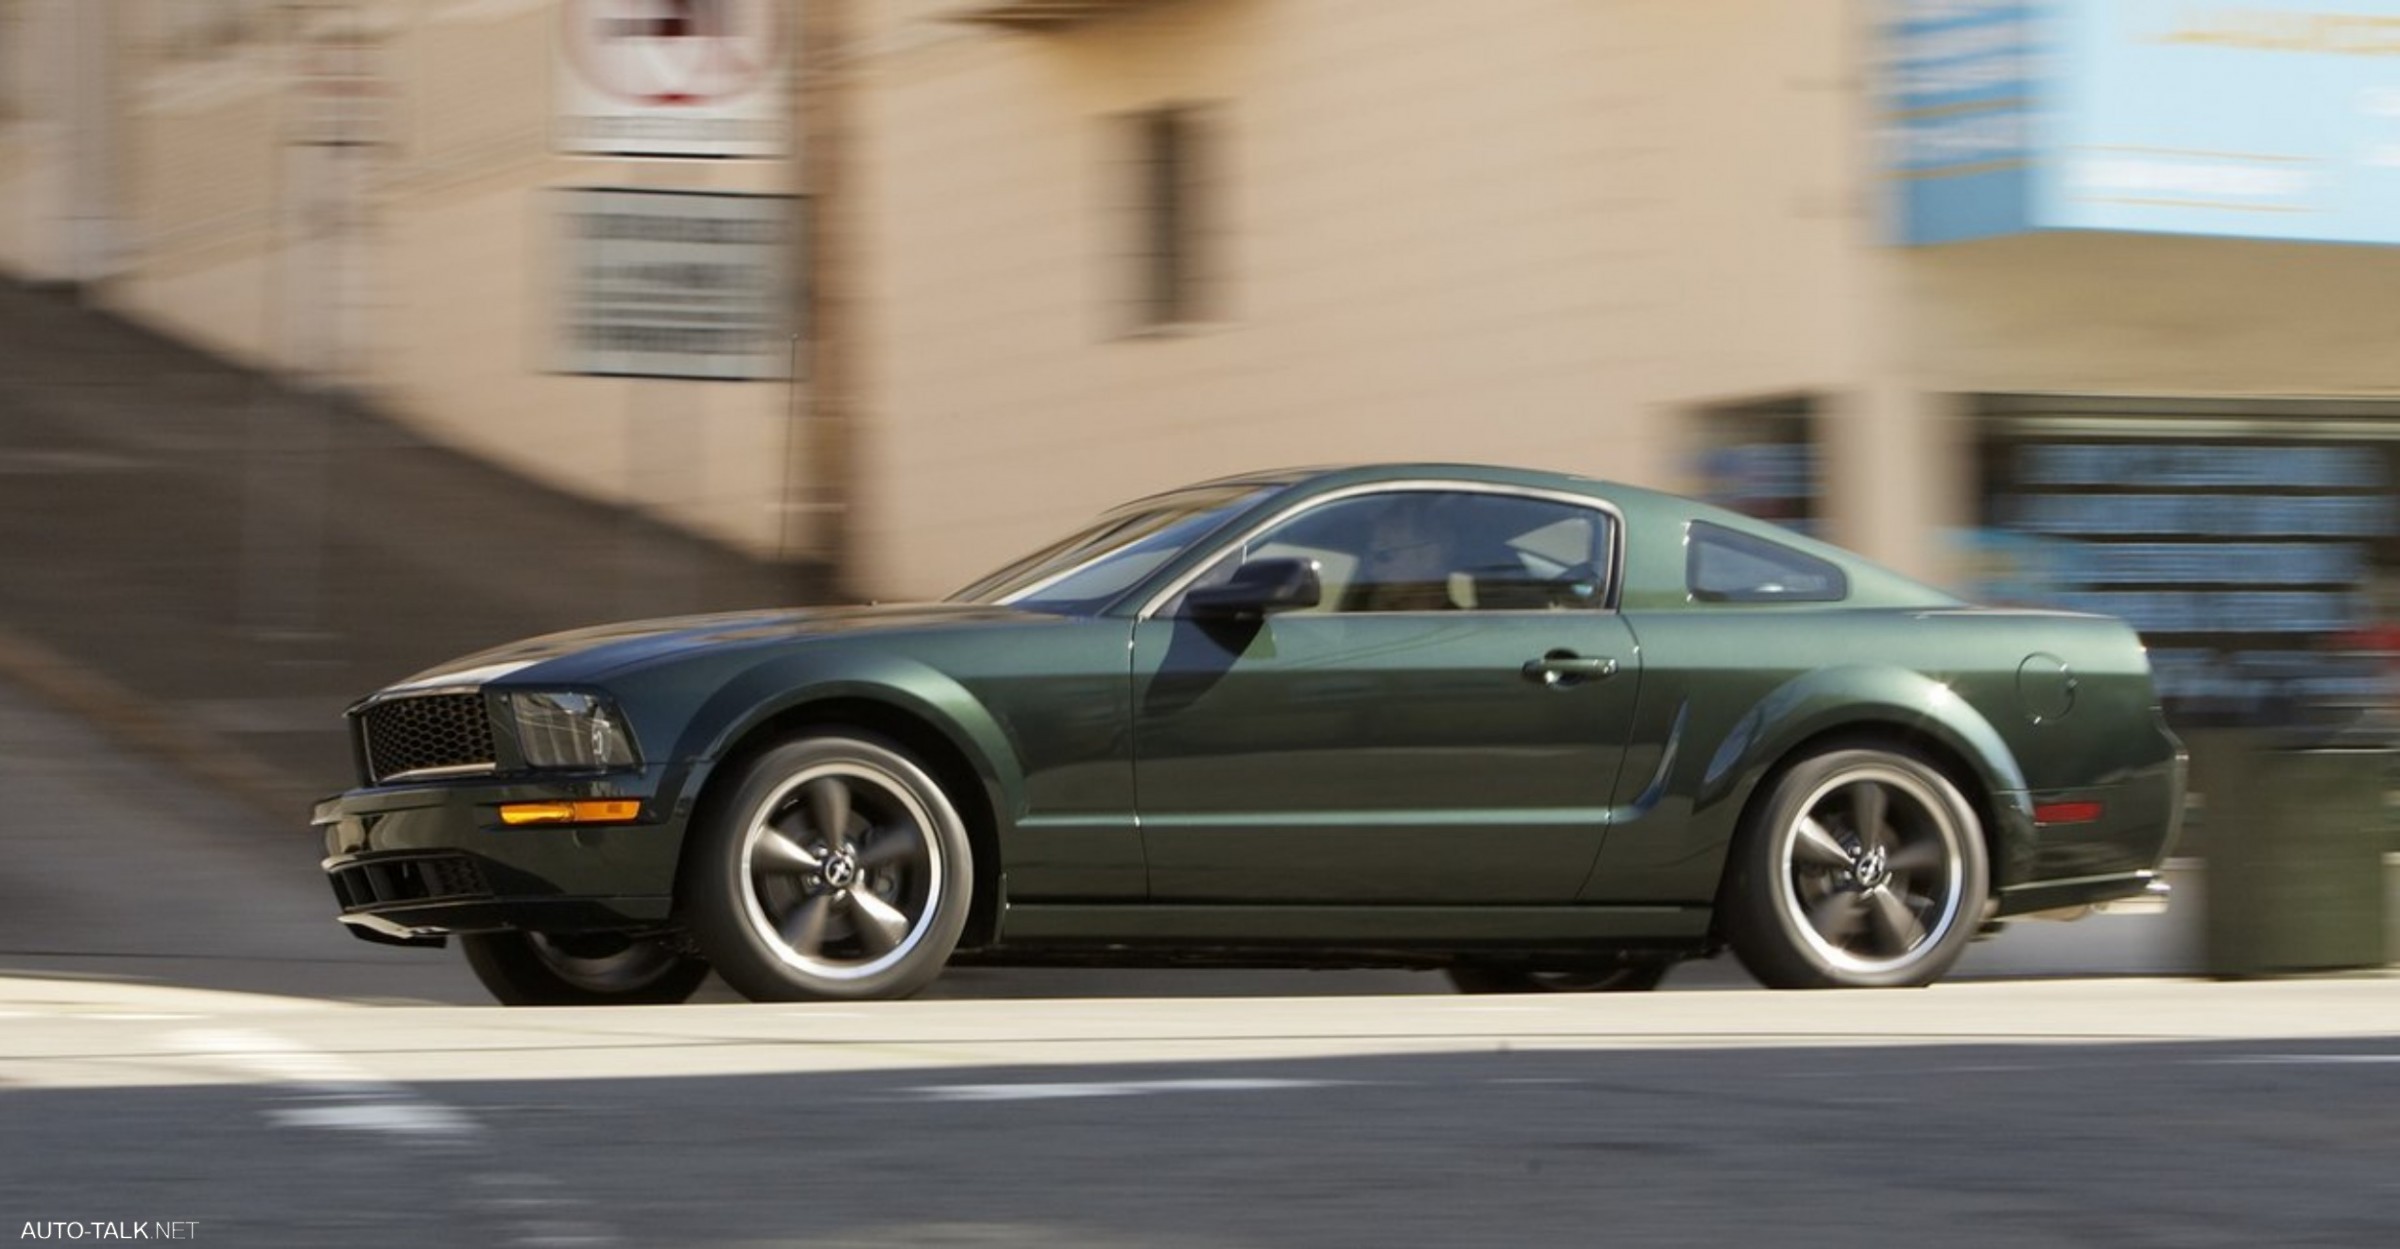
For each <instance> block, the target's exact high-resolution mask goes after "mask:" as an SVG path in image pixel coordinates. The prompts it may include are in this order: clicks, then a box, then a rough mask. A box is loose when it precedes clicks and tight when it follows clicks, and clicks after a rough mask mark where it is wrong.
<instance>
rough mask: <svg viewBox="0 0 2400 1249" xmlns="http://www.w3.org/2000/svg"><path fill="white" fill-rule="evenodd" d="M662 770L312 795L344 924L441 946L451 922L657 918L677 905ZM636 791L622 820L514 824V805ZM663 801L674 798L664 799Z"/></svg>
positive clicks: (548, 925) (672, 819)
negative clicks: (631, 811) (510, 817)
mask: <svg viewBox="0 0 2400 1249" xmlns="http://www.w3.org/2000/svg"><path fill="white" fill-rule="evenodd" d="M666 772H667V769H665V768H663V767H652V768H645V769H642V770H640V771H634V772H625V773H620V774H612V775H609V776H606V777H598V778H573V779H540V780H519V781H510V782H494V781H489V780H478V781H475V782H468V783H460V782H433V783H427V784H421V785H405V786H383V787H376V788H370V789H354V790H351V791H350V792H348V793H345V794H342V795H341V796H339V797H336V798H331V799H327V800H326V801H324V802H321V803H319V804H317V808H316V812H315V815H314V816H313V817H312V820H311V823H312V824H313V825H314V826H315V827H316V829H317V830H318V832H319V833H320V834H322V836H323V837H324V846H325V859H324V862H323V867H324V870H325V873H326V879H327V881H328V883H330V884H331V885H332V887H333V893H334V898H335V901H336V903H337V904H338V905H339V906H340V908H341V910H340V918H341V921H342V923H344V924H346V925H348V926H349V927H350V929H351V931H352V932H353V933H354V934H356V935H358V936H360V937H362V938H365V939H367V940H371V941H381V942H387V943H388V942H398V943H400V944H404V945H431V944H439V943H440V941H441V939H442V938H443V937H445V936H447V935H448V934H450V933H459V932H488V931H495V930H501V929H524V930H528V931H540V932H576V931H590V930H597V929H624V928H644V927H656V926H659V925H662V924H664V923H666V922H667V921H668V919H669V917H670V915H671V914H672V911H673V894H674V885H675V863H676V859H677V856H678V853H679V851H680V850H681V848H682V842H683V819H682V817H681V814H680V813H679V812H676V811H673V810H665V811H662V810H660V809H658V808H659V807H660V805H662V804H660V803H659V801H658V799H657V795H659V794H661V793H662V792H663V793H673V792H675V788H674V787H672V786H669V785H667V784H665V782H666V780H667V777H666ZM578 798H585V799H588V798H616V799H626V798H630V799H635V800H638V801H640V802H641V803H642V812H641V816H640V818H639V819H638V820H636V821H634V822H632V823H626V824H591V825H534V826H527V827H509V826H507V825H504V824H502V823H501V822H500V818H499V807H500V806H501V804H503V803H510V802H555V801H564V800H571V799H578ZM668 805H671V804H668Z"/></svg>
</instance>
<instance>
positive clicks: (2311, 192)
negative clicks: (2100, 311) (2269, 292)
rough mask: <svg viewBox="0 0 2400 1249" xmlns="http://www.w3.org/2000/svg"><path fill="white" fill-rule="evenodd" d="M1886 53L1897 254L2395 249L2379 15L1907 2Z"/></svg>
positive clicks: (2365, 8) (2222, 3) (2398, 56)
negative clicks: (2318, 245) (2068, 237)
mask: <svg viewBox="0 0 2400 1249" xmlns="http://www.w3.org/2000/svg"><path fill="white" fill-rule="evenodd" d="M1887 37H1888V41H1889V51H1890V55H1889V57H1888V62H1887V63H1888V67H1889V68H1888V73H1887V83H1886V90H1885V97H1886V104H1887V107H1888V110H1889V111H1888V117H1889V122H1890V124H1889V126H1888V129H1887V136H1886V144H1887V147H1886V161H1885V164H1886V168H1887V170H1888V171H1889V173H1890V175H1891V177H1892V179H1893V182H1894V183H1895V185H1896V187H1897V205H1896V208H1897V212H1896V218H1897V221H1896V224H1897V227H1898V233H1899V235H1900V238H1901V241H1903V242H1908V243H1940V242H1948V241H1953V240H1959V239H1969V238H1977V237H1982V236H1986V235H1993V234H2003V233H2010V232H2015V231H2023V230H2040V229H2069V230H2124V231H2141V232H2152V233H2171V234H2209V235H2225V236H2234V237H2243V238H2267V239H2292V240H2302V241H2315V242H2360V243H2400V11H2395V7H2394V6H2393V5H2392V4H2391V3H2389V2H2388V0H2106V2H2105V3H2103V2H2100V0H2083V2H2078V3H2058V2H2050V3H2039V2H2036V0H1902V3H1901V4H1900V6H1899V11H1898V17H1897V19H1896V20H1895V21H1894V22H1893V23H1892V24H1891V26H1890V28H1889V30H1888V32H1887Z"/></svg>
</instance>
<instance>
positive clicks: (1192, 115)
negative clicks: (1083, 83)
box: [1121, 105, 1220, 332]
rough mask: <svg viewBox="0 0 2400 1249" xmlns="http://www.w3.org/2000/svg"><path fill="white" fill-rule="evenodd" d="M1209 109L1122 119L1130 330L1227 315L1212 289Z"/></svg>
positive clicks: (1173, 109) (1178, 107)
mask: <svg viewBox="0 0 2400 1249" xmlns="http://www.w3.org/2000/svg"><path fill="white" fill-rule="evenodd" d="M1210 122H1211V117H1210V114H1209V113H1208V111H1207V110H1205V109H1201V108H1197V107H1193V106H1189V105H1175V106H1169V107H1164V108H1155V109H1148V110H1145V111H1143V112H1139V113H1134V114H1130V115H1128V116H1127V117H1125V118H1123V119H1122V121H1121V125H1122V128H1123V130H1124V131H1125V135H1124V149H1125V150H1126V151H1127V152H1129V154H1130V159H1129V160H1128V161H1127V163H1126V165H1127V167H1126V169H1125V170H1124V179H1125V183H1126V187H1127V192H1128V194H1127V201H1128V204H1129V207H1130V211H1129V213H1128V214H1127V215H1128V218H1129V220H1128V229H1127V233H1128V234H1129V235H1130V238H1129V240H1128V241H1129V243H1130V247H1129V263H1128V265H1127V278H1126V281H1127V286H1128V289H1129V299H1128V302H1129V304H1130V307H1129V309H1128V321H1129V322H1130V326H1129V328H1130V329H1132V330H1133V331H1135V332H1140V331H1143V330H1152V329H1158V328H1161V327H1167V326H1176V325H1188V324H1191V323H1193V322H1197V321H1207V320H1212V319H1214V318H1215V317H1217V316H1218V315H1220V310H1219V309H1218V308H1217V307H1216V306H1215V303H1216V300H1215V298H1214V295H1215V292H1214V291H1213V290H1212V278H1213V276H1214V273H1213V263H1212V262H1213V261H1214V259H1215V257H1213V256H1212V255H1211V254H1210V253H1211V252H1212V250H1213V246H1212V240H1213V237H1214V231H1213V226H1214V221H1213V214H1212V212H1211V208H1212V204H1211V200H1212V198H1213V197H1212V192H1213V190H1214V189H1215V184H1214V179H1213V174H1214V172H1215V171H1214V164H1215V162H1214V159H1213V158H1214V156H1215V152H1214V151H1213V150H1212V140H1213V138H1214V133H1213V127H1212V126H1211V124H1210Z"/></svg>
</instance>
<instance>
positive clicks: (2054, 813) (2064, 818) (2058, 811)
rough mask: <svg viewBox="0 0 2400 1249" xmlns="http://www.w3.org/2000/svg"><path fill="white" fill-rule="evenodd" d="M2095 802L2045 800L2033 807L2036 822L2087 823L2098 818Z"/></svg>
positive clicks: (2098, 812) (2099, 808)
mask: <svg viewBox="0 0 2400 1249" xmlns="http://www.w3.org/2000/svg"><path fill="white" fill-rule="evenodd" d="M2101 809H2102V808H2101V806H2100V804H2099V803H2097V802H2045V803H2043V804H2042V805H2040V806H2038V807H2035V808H2034V809H2033V822H2034V823H2036V824H2089V823H2091V822H2092V821H2094V820H2096V819H2099V818H2100V812H2101Z"/></svg>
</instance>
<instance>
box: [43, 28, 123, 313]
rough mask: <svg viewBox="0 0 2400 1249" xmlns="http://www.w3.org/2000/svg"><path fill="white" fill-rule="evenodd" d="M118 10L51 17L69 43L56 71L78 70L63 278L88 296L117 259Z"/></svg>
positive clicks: (71, 102)
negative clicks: (115, 36) (115, 39)
mask: <svg viewBox="0 0 2400 1249" xmlns="http://www.w3.org/2000/svg"><path fill="white" fill-rule="evenodd" d="M116 7H117V6H116V5H115V4H113V3H91V2H90V0H58V2H57V5H56V7H54V8H53V10H52V13H53V15H54V16H55V17H57V18H59V19H63V20H61V22H60V25H61V26H62V27H63V33H64V35H65V38H66V41H67V47H66V55H65V56H64V57H62V58H60V60H59V61H58V62H57V64H60V65H64V66H70V67H72V68H71V69H70V70H69V72H68V73H67V75H66V80H65V83H64V84H63V85H64V88H65V90H64V91H63V92H62V94H63V95H64V96H65V97H66V132H67V144H66V163H67V168H66V176H65V177H64V179H63V182H64V185H63V187H62V188H61V190H62V191H63V193H64V194H63V198H64V200H65V203H64V204H63V205H62V206H61V208H62V211H63V216H64V218H65V221H64V225H65V229H64V231H63V234H64V236H65V237H64V239H63V240H62V242H63V243H64V247H63V248H62V249H61V251H62V252H63V253H64V255H63V257H62V258H63V260H64V261H65V263H64V264H63V265H62V266H61V267H62V269H63V270H64V272H63V273H62V274H61V275H60V276H62V277H63V278H65V279H66V281H67V282H68V283H69V284H71V285H72V286H74V287H75V288H76V289H78V290H81V291H83V292H85V293H86V294H87V295H88V294H89V293H90V292H91V290H92V288H93V287H95V286H97V285H98V284H99V283H100V282H101V281H102V280H103V279H105V278H107V277H108V276H109V275H110V271H111V270H112V269H113V268H114V267H115V260H116V210H117V169H116V159H117V124H116V100H115V98H114V96H115V92H116V87H117V78H118V74H117V64H116V49H115V46H114V43H113V41H112V39H111V35H112V33H113V31H114V28H115V26H116Z"/></svg>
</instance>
